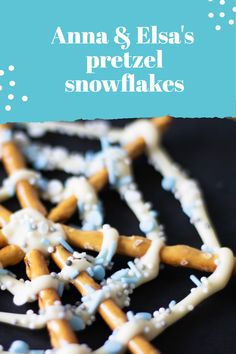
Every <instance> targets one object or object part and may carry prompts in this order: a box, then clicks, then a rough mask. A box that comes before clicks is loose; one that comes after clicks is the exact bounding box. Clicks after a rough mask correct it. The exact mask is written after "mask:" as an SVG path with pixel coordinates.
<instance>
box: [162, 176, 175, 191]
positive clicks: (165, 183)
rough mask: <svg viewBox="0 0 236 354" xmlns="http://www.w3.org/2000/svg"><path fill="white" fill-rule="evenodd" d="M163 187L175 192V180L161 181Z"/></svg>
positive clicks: (168, 178)
mask: <svg viewBox="0 0 236 354" xmlns="http://www.w3.org/2000/svg"><path fill="white" fill-rule="evenodd" d="M161 186H162V188H163V189H164V190H166V191H173V189H174V187H175V179H174V178H172V177H165V178H163V179H162V181H161Z"/></svg>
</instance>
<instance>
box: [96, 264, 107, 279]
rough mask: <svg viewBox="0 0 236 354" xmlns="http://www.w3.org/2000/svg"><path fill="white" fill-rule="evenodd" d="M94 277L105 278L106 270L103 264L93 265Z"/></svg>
mask: <svg viewBox="0 0 236 354" xmlns="http://www.w3.org/2000/svg"><path fill="white" fill-rule="evenodd" d="M93 272H94V278H95V279H97V280H103V279H104V278H105V275H106V272H105V269H104V267H103V266H101V265H96V266H94V267H93Z"/></svg>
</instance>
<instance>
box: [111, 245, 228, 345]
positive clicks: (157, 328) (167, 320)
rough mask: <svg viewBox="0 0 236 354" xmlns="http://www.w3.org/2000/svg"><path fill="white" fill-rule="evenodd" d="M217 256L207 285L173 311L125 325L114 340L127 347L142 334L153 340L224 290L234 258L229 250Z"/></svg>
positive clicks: (175, 306)
mask: <svg viewBox="0 0 236 354" xmlns="http://www.w3.org/2000/svg"><path fill="white" fill-rule="evenodd" d="M217 256H218V259H219V265H218V266H217V268H216V270H215V271H214V273H213V274H212V275H210V276H209V277H208V278H207V281H205V282H204V283H205V284H203V285H202V286H198V287H197V288H193V289H192V290H191V293H190V294H189V295H188V296H186V297H185V298H184V299H183V300H181V301H180V302H179V303H177V304H176V305H174V306H173V307H171V309H166V310H165V309H163V310H162V311H159V312H154V317H153V318H152V319H151V320H143V319H134V320H132V321H129V322H127V323H125V324H124V325H122V326H121V327H120V328H119V329H117V330H116V331H115V332H114V333H113V334H112V336H111V338H112V340H115V341H118V342H120V343H121V344H122V345H123V346H127V344H128V342H129V341H130V339H132V338H133V337H134V336H136V335H137V334H140V333H142V334H144V335H145V337H146V338H147V339H149V340H152V339H153V338H155V337H156V336H157V335H159V334H160V333H162V332H163V331H164V330H165V329H166V328H167V327H169V326H170V325H172V324H173V323H175V322H176V321H177V320H179V319H180V318H182V317H184V316H185V315H186V314H188V313H189V312H190V311H192V310H193V308H194V307H195V306H196V305H198V304H199V303H200V302H202V301H203V300H205V299H206V298H207V297H209V296H210V295H212V294H214V293H215V292H217V291H219V290H221V289H223V288H224V287H225V285H226V284H227V282H228V281H229V278H230V276H231V274H232V270H233V266H234V257H233V253H232V251H231V250H230V249H228V248H220V249H218V251H217Z"/></svg>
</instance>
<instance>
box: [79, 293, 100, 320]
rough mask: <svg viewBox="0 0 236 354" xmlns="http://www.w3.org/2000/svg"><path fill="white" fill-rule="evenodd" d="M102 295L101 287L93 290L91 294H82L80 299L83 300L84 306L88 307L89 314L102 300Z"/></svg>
mask: <svg viewBox="0 0 236 354" xmlns="http://www.w3.org/2000/svg"><path fill="white" fill-rule="evenodd" d="M103 297H104V292H103V289H101V290H97V291H94V292H93V294H91V295H90V296H88V297H87V296H84V297H83V298H82V301H83V302H85V303H86V306H87V307H88V313H89V314H91V315H92V314H93V313H94V312H95V311H96V309H97V308H98V306H99V305H100V303H101V302H102V300H103Z"/></svg>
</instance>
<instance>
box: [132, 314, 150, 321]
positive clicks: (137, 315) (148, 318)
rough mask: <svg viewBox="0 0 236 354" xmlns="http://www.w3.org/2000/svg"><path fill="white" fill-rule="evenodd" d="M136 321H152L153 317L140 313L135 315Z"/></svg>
mask: <svg viewBox="0 0 236 354" xmlns="http://www.w3.org/2000/svg"><path fill="white" fill-rule="evenodd" d="M135 318H136V319H138V320H139V319H140V320H145V321H150V320H151V319H152V315H151V314H150V313H149V312H138V313H136V315H135Z"/></svg>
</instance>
